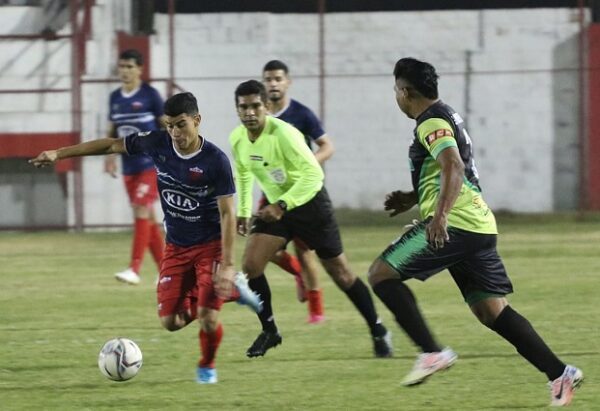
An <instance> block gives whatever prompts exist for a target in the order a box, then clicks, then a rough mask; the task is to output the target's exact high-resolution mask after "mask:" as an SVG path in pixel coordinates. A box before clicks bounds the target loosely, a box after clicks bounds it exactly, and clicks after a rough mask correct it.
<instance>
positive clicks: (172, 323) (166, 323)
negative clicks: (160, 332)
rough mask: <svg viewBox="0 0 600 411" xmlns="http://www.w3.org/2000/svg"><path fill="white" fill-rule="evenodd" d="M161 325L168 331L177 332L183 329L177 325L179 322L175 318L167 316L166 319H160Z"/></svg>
mask: <svg viewBox="0 0 600 411" xmlns="http://www.w3.org/2000/svg"><path fill="white" fill-rule="evenodd" d="M160 325H161V326H162V327H163V328H164V329H165V330H167V331H171V332H173V331H177V330H179V329H181V326H180V325H179V324H177V321H176V319H175V316H174V315H173V316H171V315H169V316H166V317H161V318H160Z"/></svg>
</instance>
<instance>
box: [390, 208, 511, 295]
mask: <svg viewBox="0 0 600 411" xmlns="http://www.w3.org/2000/svg"><path fill="white" fill-rule="evenodd" d="M428 222H429V220H426V221H420V222H419V223H418V224H416V225H415V226H413V227H412V228H410V229H409V230H408V231H407V232H406V233H404V234H403V235H402V236H401V237H400V238H398V239H397V240H395V241H394V242H393V243H392V244H390V246H389V247H388V248H387V249H386V250H385V251H384V252H383V253H382V254H381V256H380V257H379V258H380V259H382V260H383V261H385V262H386V263H387V264H388V265H390V266H391V267H392V268H393V269H394V270H396V271H397V272H398V274H399V275H400V278H401V279H402V280H406V279H409V278H416V279H418V280H421V281H425V280H427V279H428V278H429V277H431V276H433V275H435V274H437V273H439V272H440V271H442V270H444V269H446V268H447V269H448V271H450V274H451V275H452V278H453V279H454V282H455V283H456V285H458V288H460V291H461V293H462V295H463V297H464V298H465V301H467V302H468V303H470V304H472V303H474V302H477V301H478V300H479V299H481V298H485V297H486V296H488V295H501V296H503V295H506V294H510V293H511V292H512V291H513V288H512V284H511V282H510V279H509V278H508V274H507V273H506V269H505V268H504V264H502V260H501V259H500V256H499V255H498V252H497V251H496V240H497V236H496V235H495V234H479V233H474V232H470V231H465V230H461V229H458V228H455V227H448V235H449V236H450V240H449V241H448V242H446V243H445V245H444V247H442V248H440V249H437V250H436V249H435V248H433V247H432V246H431V245H430V244H429V243H428V242H427V236H426V233H425V227H426V225H427V224H428Z"/></svg>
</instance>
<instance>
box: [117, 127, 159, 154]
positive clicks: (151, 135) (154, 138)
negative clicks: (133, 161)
mask: <svg viewBox="0 0 600 411" xmlns="http://www.w3.org/2000/svg"><path fill="white" fill-rule="evenodd" d="M159 137H160V132H155V131H142V132H140V133H133V134H130V135H128V136H127V137H125V150H127V154H129V155H134V154H152V153H154V151H155V150H156V148H157V144H158V139H159Z"/></svg>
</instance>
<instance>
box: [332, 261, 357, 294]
mask: <svg viewBox="0 0 600 411" xmlns="http://www.w3.org/2000/svg"><path fill="white" fill-rule="evenodd" d="M327 273H328V274H329V276H330V277H331V279H332V280H333V281H334V282H335V283H336V284H337V286H338V287H340V288H341V289H342V290H347V289H348V288H350V287H352V284H354V281H356V275H354V273H352V271H350V270H349V269H348V267H345V266H343V265H337V264H336V265H331V266H329V267H327Z"/></svg>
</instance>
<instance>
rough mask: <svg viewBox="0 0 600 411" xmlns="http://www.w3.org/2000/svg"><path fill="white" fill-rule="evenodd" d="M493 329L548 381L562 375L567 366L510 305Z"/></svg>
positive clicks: (503, 311) (505, 308)
mask: <svg viewBox="0 0 600 411" xmlns="http://www.w3.org/2000/svg"><path fill="white" fill-rule="evenodd" d="M491 329H492V330H494V331H496V332H497V333H498V334H500V335H501V336H502V337H504V339H505V340H507V341H508V342H510V343H511V344H512V345H514V346H515V348H516V349H517V352H518V353H519V354H521V355H522V356H523V357H525V359H526V360H527V361H529V362H530V363H531V364H533V366H534V367H535V368H537V369H538V370H540V371H541V372H543V373H544V374H546V376H548V380H550V381H554V380H555V379H557V378H558V377H560V376H561V375H562V373H563V371H564V369H565V364H564V363H563V362H562V361H561V360H559V359H558V357H557V356H556V355H555V354H554V353H553V352H552V350H550V348H548V346H547V345H546V343H545V342H544V340H542V337H540V336H539V334H538V333H537V332H536V331H535V330H534V329H533V326H532V325H531V323H530V322H529V321H527V319H526V318H525V317H523V316H522V315H521V314H519V313H518V312H516V311H515V310H513V309H512V308H511V306H510V305H507V306H506V307H504V310H502V312H501V313H500V315H499V316H498V318H496V320H495V321H494V324H493V325H492V327H491Z"/></svg>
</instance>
